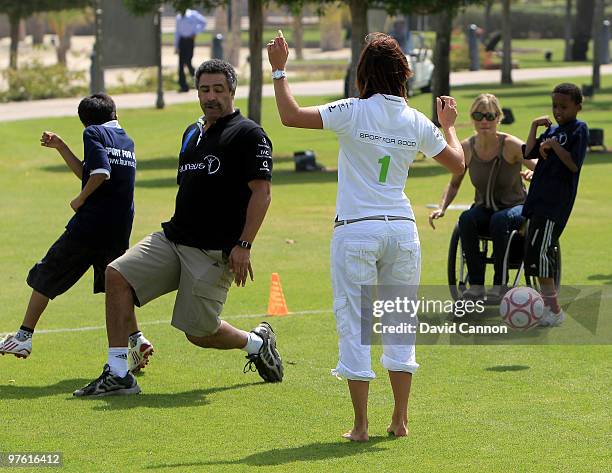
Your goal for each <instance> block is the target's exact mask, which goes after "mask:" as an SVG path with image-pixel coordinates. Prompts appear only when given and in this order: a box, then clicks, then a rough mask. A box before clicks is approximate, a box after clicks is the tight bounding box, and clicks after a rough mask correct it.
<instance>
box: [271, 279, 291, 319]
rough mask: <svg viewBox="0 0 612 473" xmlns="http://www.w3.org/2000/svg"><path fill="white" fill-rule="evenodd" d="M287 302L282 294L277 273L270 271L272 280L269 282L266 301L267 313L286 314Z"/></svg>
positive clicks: (287, 311)
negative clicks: (267, 299) (268, 297)
mask: <svg viewBox="0 0 612 473" xmlns="http://www.w3.org/2000/svg"><path fill="white" fill-rule="evenodd" d="M288 313H289V310H288V309H287V303H286V302H285V296H284V295H283V288H282V287H281V282H280V277H279V275H278V273H272V281H271V282H270V299H269V301H268V315H276V316H281V315H287V314H288Z"/></svg>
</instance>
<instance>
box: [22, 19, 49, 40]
mask: <svg viewBox="0 0 612 473" xmlns="http://www.w3.org/2000/svg"><path fill="white" fill-rule="evenodd" d="M27 26H28V30H29V31H30V33H32V44H33V45H34V46H37V45H41V44H43V40H44V37H45V26H46V22H45V16H44V14H43V13H35V14H34V15H32V17H31V18H30V20H29V21H28V24H27Z"/></svg>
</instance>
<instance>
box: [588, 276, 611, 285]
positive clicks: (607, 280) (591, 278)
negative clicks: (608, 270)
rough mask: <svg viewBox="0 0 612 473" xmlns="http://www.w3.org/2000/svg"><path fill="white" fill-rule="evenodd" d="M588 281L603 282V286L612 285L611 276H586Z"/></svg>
mask: <svg viewBox="0 0 612 473" xmlns="http://www.w3.org/2000/svg"><path fill="white" fill-rule="evenodd" d="M587 279H588V280H589V281H604V284H612V274H591V275H590V276H587Z"/></svg>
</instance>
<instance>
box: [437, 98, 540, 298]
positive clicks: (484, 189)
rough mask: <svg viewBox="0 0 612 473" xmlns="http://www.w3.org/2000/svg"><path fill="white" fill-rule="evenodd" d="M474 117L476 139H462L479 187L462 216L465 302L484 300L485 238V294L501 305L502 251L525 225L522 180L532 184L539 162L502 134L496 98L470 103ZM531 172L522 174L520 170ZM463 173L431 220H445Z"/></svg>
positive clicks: (453, 181)
mask: <svg viewBox="0 0 612 473" xmlns="http://www.w3.org/2000/svg"><path fill="white" fill-rule="evenodd" d="M470 117H471V119H472V124H473V126H474V130H475V132H476V133H475V135H473V136H471V137H470V138H468V139H466V140H463V141H462V142H461V146H462V147H463V152H464V154H465V167H466V172H468V173H469V176H470V180H471V182H472V185H473V186H474V189H475V197H474V204H473V205H472V207H471V208H470V209H469V210H466V211H465V212H463V213H462V214H461V216H460V217H459V224H458V226H459V233H460V238H461V247H462V249H463V252H464V254H465V258H466V263H467V269H468V275H469V282H470V287H469V289H467V290H466V291H465V292H463V298H465V299H472V300H479V299H483V298H484V297H485V285H484V284H485V261H484V260H483V255H482V253H481V251H480V247H479V240H480V237H481V236H487V237H489V238H491V239H492V240H493V253H494V270H495V271H494V277H493V288H492V289H491V290H490V291H489V292H488V293H487V294H486V295H487V300H488V301H489V302H495V301H498V300H499V299H500V298H501V297H502V296H503V294H504V293H505V291H506V290H507V288H506V287H505V284H504V283H505V281H506V280H507V275H505V274H504V267H503V261H504V253H505V248H506V245H507V242H508V235H509V233H510V232H511V231H512V230H515V229H517V230H518V229H519V228H520V227H521V225H522V224H523V220H524V219H523V217H522V216H521V212H522V210H523V203H524V202H525V197H526V195H527V193H526V191H525V186H524V185H523V182H522V180H521V177H523V178H525V179H526V180H529V179H530V178H531V174H532V171H533V169H534V168H535V164H536V163H534V162H533V161H529V160H525V159H523V152H522V146H523V145H524V143H523V141H522V140H521V139H520V138H517V137H516V136H513V135H510V134H507V133H502V132H500V131H498V129H497V128H498V126H499V123H500V121H501V120H502V118H503V114H502V109H501V105H500V103H499V101H498V100H497V97H495V95H493V94H480V95H479V96H478V97H476V99H475V100H474V103H472V107H471V108H470ZM523 165H524V166H525V167H527V168H528V170H527V171H525V172H521V166H523ZM464 175H465V173H464V174H463V175H458V176H457V175H453V177H452V178H451V180H450V183H449V184H448V186H446V188H445V189H444V194H443V195H442V202H441V204H440V206H439V208H438V209H436V210H434V211H433V212H432V213H431V214H430V216H429V223H430V225H431V226H432V228H434V229H435V226H434V222H433V221H434V220H435V219H438V218H441V217H443V216H444V213H445V211H446V209H447V207H448V206H449V205H450V204H451V202H452V201H453V199H454V198H455V196H456V195H457V192H458V191H459V188H460V186H461V182H462V181H463V177H464Z"/></svg>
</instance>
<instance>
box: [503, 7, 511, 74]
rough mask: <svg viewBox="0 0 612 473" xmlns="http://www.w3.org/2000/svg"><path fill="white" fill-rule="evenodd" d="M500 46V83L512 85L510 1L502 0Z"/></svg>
mask: <svg viewBox="0 0 612 473" xmlns="http://www.w3.org/2000/svg"><path fill="white" fill-rule="evenodd" d="M502 44H503V46H502V50H503V56H502V67H501V83H502V84H512V25H511V23H510V0H502Z"/></svg>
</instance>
